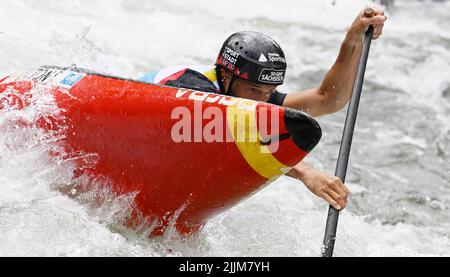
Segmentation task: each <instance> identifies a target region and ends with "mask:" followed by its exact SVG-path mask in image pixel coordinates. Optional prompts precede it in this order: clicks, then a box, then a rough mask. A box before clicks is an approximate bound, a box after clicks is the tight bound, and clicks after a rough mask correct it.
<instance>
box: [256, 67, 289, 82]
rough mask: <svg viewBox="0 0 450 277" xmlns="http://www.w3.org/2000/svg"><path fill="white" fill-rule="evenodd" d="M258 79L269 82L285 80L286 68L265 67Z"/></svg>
mask: <svg viewBox="0 0 450 277" xmlns="http://www.w3.org/2000/svg"><path fill="white" fill-rule="evenodd" d="M258 81H260V82H263V83H269V84H279V83H283V81H284V70H274V69H267V68H265V69H263V70H262V71H261V74H260V75H259V78H258Z"/></svg>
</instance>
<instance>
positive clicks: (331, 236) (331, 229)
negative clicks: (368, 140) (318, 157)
mask: <svg viewBox="0 0 450 277" xmlns="http://www.w3.org/2000/svg"><path fill="white" fill-rule="evenodd" d="M372 36H373V27H372V26H369V28H368V29H367V31H366V34H365V37H364V44H363V49H362V53H361V57H360V59H359V64H358V70H357V72H356V79H355V84H354V86H353V92H352V97H351V99H350V103H349V106H348V110H347V117H346V118H345V126H344V132H343V134H342V141H341V147H340V149H339V157H338V161H337V165H336V172H335V176H337V177H339V178H340V179H341V181H342V182H345V176H346V173H347V165H348V159H349V156H350V148H351V146H352V139H353V130H354V129H355V122H356V116H357V114H358V106H359V99H360V97H361V91H362V86H363V82H364V73H365V71H366V65H367V58H368V56H369V49H370V43H371V41H372ZM338 219H339V211H338V210H336V209H335V208H333V207H332V206H331V205H330V207H329V208H328V218H327V225H326V229H325V237H324V240H323V250H322V257H331V256H333V250H334V242H335V240H336V230H337V224H338Z"/></svg>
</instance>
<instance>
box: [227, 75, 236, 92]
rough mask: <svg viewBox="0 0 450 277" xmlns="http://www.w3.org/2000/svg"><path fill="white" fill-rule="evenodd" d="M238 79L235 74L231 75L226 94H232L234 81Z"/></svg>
mask: <svg viewBox="0 0 450 277" xmlns="http://www.w3.org/2000/svg"><path fill="white" fill-rule="evenodd" d="M236 80H237V76H236V75H234V74H233V75H232V76H231V80H230V83H229V84H228V89H227V92H226V95H231V89H232V87H233V84H234V82H235V81H236Z"/></svg>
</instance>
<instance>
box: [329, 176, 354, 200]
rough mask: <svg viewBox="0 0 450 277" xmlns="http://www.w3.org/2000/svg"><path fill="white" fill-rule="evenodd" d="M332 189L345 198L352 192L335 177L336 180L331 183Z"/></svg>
mask: <svg viewBox="0 0 450 277" xmlns="http://www.w3.org/2000/svg"><path fill="white" fill-rule="evenodd" d="M330 188H331V189H332V190H333V191H335V192H336V193H338V194H339V195H342V196H343V197H344V198H347V196H348V195H349V194H350V191H349V190H348V189H347V187H346V186H345V185H344V183H342V181H341V179H339V177H334V179H333V180H332V182H331V183H330Z"/></svg>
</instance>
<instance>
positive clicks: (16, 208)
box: [0, 0, 450, 256]
mask: <svg viewBox="0 0 450 277" xmlns="http://www.w3.org/2000/svg"><path fill="white" fill-rule="evenodd" d="M368 3H371V2H368V1H360V0H357V1H356V0H352V1H350V0H341V1H340V0H333V1H332V0H302V1H298V0H279V1H276V2H273V1H268V0H259V1H251V0H240V1H238V0H228V1H218V2H214V4H211V1H207V0H192V1H175V0H166V1H146V0H110V1H107V2H106V1H100V0H92V1H87V0H60V1H51V0H46V1H44V0H41V1H36V0H14V1H13V0H2V1H0V61H1V62H0V73H5V74H10V73H16V72H24V71H27V70H29V69H30V68H35V67H38V66H40V65H58V66H70V65H73V64H75V65H77V66H79V67H82V68H88V69H90V70H94V71H99V72H104V73H108V74H114V75H118V76H123V77H127V78H138V77H140V76H142V75H144V74H146V73H148V72H149V71H151V70H154V69H159V68H162V67H168V66H175V65H181V64H199V65H208V64H212V63H213V62H214V59H215V58H216V55H217V53H218V51H219V49H220V46H221V44H222V42H223V41H224V40H225V39H226V38H227V37H228V36H229V35H230V34H232V33H234V32H236V31H240V30H253V31H259V32H263V33H266V34H268V35H270V36H272V37H273V38H275V39H276V40H277V41H278V42H279V43H280V45H281V46H282V47H283V49H284V51H285V54H286V58H287V62H288V70H287V79H286V84H285V85H283V86H282V87H281V88H280V91H283V92H293V91H300V90H303V89H308V88H311V87H314V86H318V85H319V84H320V81H321V80H322V78H323V77H324V75H325V73H326V72H327V70H328V69H329V68H330V67H331V65H332V64H333V63H334V61H335V59H336V57H337V54H338V51H339V47H340V43H341V42H342V40H343V39H344V36H345V32H346V29H347V28H348V27H349V25H350V24H351V22H352V21H353V19H354V18H355V16H356V15H357V13H358V12H359V11H360V10H361V9H362V8H363V7H364V6H365V5H366V4H368ZM389 3H390V4H389V7H387V12H388V17H389V19H388V21H387V22H386V25H385V28H384V33H383V36H382V37H381V38H380V39H379V40H376V41H374V42H373V43H372V47H371V52H370V56H369V61H368V66H367V70H366V77H365V83H364V88H363V95H362V99H361V104H360V110H359V115H358V121H357V125H356V131H355V135H354V139H353V145H352V153H351V156H350V163H349V166H348V168H349V169H348V174H347V182H346V183H347V185H348V187H349V188H350V190H351V192H352V194H351V197H350V199H349V200H350V201H349V206H348V208H347V209H346V210H344V212H342V213H341V216H340V221H339V226H338V232H337V234H338V238H337V241H336V245H335V252H334V254H335V256H450V241H449V238H448V236H449V234H450V231H449V230H450V213H449V208H450V78H449V72H450V13H449V12H448V11H449V10H450V3H449V2H448V1H406V0H398V1H392V2H391V1H390V2H389ZM385 9H386V7H385ZM0 75H1V74H0ZM43 98H45V96H43ZM44 100H45V99H40V98H39V97H38V98H37V100H36V101H35V103H33V105H31V106H30V107H29V108H27V109H24V110H20V111H19V110H17V109H14V107H11V108H10V109H7V110H5V111H3V112H1V113H0V234H1V235H0V256H320V251H321V245H322V239H323V234H324V230H325V222H326V215H327V209H328V205H327V204H326V203H325V202H324V201H323V200H321V199H318V198H317V197H315V196H314V195H313V194H312V193H310V192H309V191H308V190H307V189H306V188H305V186H304V185H303V184H302V183H301V182H300V181H298V180H295V179H292V178H290V177H281V178H280V179H279V180H277V181H276V182H274V183H272V184H271V185H270V186H268V187H266V188H264V189H263V190H261V191H260V192H258V193H257V194H255V195H253V196H252V197H250V198H249V199H247V200H245V201H243V202H241V203H240V204H239V205H237V206H235V207H233V208H232V209H230V210H228V211H226V212H225V213H223V214H221V215H219V216H217V217H215V218H213V219H212V220H210V221H209V222H208V223H207V224H206V225H205V227H204V228H203V230H202V231H201V232H200V234H198V236H196V237H193V238H191V239H187V240H183V239H180V238H179V237H178V236H177V235H176V234H175V233H174V232H173V231H171V232H168V233H167V234H166V235H165V236H164V237H161V238H152V239H148V238H147V236H146V234H147V233H146V231H145V230H131V229H127V228H124V227H123V226H122V225H121V224H119V223H120V220H121V218H122V217H123V213H124V211H126V210H127V203H128V200H129V199H127V197H128V196H123V197H115V196H111V195H106V196H105V197H104V199H103V200H104V201H103V203H101V204H93V203H92V201H90V199H89V195H81V196H80V195H76V192H75V191H74V192H73V194H74V195H72V196H71V193H70V192H71V190H70V189H69V193H67V189H66V188H68V187H69V188H70V185H71V183H72V179H71V177H72V174H73V173H72V170H73V167H72V165H71V164H70V161H62V160H58V159H55V158H54V157H52V156H50V155H49V154H48V152H49V150H54V149H49V147H51V145H53V144H52V143H53V142H54V140H57V136H56V137H55V136H50V135H48V134H45V133H43V132H42V131H40V130H39V129H37V128H34V127H33V126H30V127H27V128H21V127H20V126H18V125H17V124H15V123H14V122H15V120H16V119H18V118H20V119H21V120H25V121H29V122H31V121H33V119H34V118H36V116H39V115H40V114H43V113H48V112H51V111H52V109H53V108H54V107H52V106H51V105H50V106H49V105H44V104H43V103H47V102H46V101H44ZM345 113H346V109H343V110H342V111H340V112H338V113H336V114H333V115H329V116H324V117H319V118H317V119H318V121H319V123H320V125H321V127H322V129H323V138H322V140H321V142H320V143H319V145H318V146H317V148H316V149H315V150H314V151H313V152H312V153H311V155H310V156H309V157H308V158H307V162H309V163H311V164H312V165H314V166H315V167H316V168H318V169H321V170H323V171H325V172H328V173H329V174H333V173H334V168H335V165H336V160H337V155H338V151H339V144H340V139H341V134H342V128H343V122H344V118H345ZM161 182H163V180H161ZM130 197H131V196H130Z"/></svg>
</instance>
